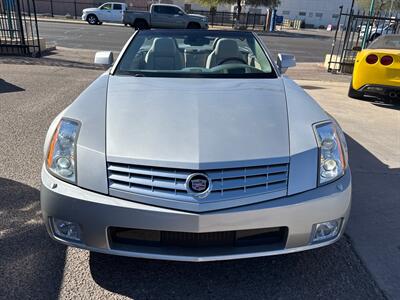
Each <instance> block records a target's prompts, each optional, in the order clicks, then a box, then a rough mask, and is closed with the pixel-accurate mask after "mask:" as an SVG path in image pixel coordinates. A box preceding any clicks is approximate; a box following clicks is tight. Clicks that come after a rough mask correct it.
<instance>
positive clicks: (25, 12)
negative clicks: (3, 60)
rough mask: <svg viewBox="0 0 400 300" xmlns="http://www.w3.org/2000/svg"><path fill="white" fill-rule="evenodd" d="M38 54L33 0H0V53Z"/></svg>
mask: <svg viewBox="0 0 400 300" xmlns="http://www.w3.org/2000/svg"><path fill="white" fill-rule="evenodd" d="M40 54H41V48H40V39H39V30H38V25H37V19H36V5H35V0H0V55H32V56H40Z"/></svg>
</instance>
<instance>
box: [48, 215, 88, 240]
mask: <svg viewBox="0 0 400 300" xmlns="http://www.w3.org/2000/svg"><path fill="white" fill-rule="evenodd" d="M52 220H53V229H54V232H55V234H56V235H57V236H59V237H61V238H65V239H69V240H73V241H78V242H79V241H81V229H80V227H79V224H77V223H74V222H70V221H65V220H60V219H56V218H53V219H52Z"/></svg>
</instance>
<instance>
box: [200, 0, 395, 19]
mask: <svg viewBox="0 0 400 300" xmlns="http://www.w3.org/2000/svg"><path fill="white" fill-rule="evenodd" d="M195 1H196V2H198V3H200V4H202V5H205V6H209V7H216V6H218V4H233V5H236V7H237V13H238V15H240V13H241V12H242V6H243V3H242V2H245V4H246V5H250V6H266V7H272V8H274V7H277V6H278V5H279V3H280V0H245V1H242V0H195ZM397 1H398V0H397Z"/></svg>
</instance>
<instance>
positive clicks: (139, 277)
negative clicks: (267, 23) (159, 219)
mask: <svg viewBox="0 0 400 300" xmlns="http://www.w3.org/2000/svg"><path fill="white" fill-rule="evenodd" d="M348 144H349V151H350V159H351V166H352V167H353V168H354V169H355V170H356V172H355V173H354V186H353V188H354V195H353V203H354V205H353V212H355V214H358V212H357V210H360V209H362V208H361V206H362V205H363V203H365V202H368V199H366V195H365V192H362V193H361V192H360V191H362V190H363V189H365V188H367V189H368V187H364V183H363V181H362V180H361V181H360V180H359V178H358V177H359V172H358V171H359V169H360V168H364V167H367V168H373V169H375V170H376V171H382V172H385V171H387V166H386V165H384V164H382V163H381V162H380V161H379V160H377V159H376V158H375V157H374V156H373V155H372V154H371V153H370V152H368V151H367V150H366V149H365V148H363V147H362V146H361V145H360V144H358V143H357V142H356V141H354V140H353V139H352V138H351V137H348ZM368 192H370V193H371V190H369V191H368ZM358 222H368V220H358ZM90 270H91V274H92V277H93V279H94V280H95V282H96V283H97V284H98V285H100V286H101V287H103V288H105V289H107V290H109V291H112V292H115V293H118V294H122V295H124V296H128V297H131V298H134V299H153V298H154V299H157V298H161V297H162V298H174V299H193V298H194V299H211V298H212V299H218V298H221V299H224V298H229V299H266V298H268V299H281V298H283V299H285V298H288V299H313V298H322V299H323V298H326V299H333V298H334V299H349V298H352V297H355V298H357V299H384V296H383V294H382V292H381V291H380V290H379V288H378V287H377V286H376V285H375V283H374V281H373V279H372V277H371V275H370V274H369V272H368V271H367V270H366V268H365V267H364V265H363V264H362V263H361V261H360V259H359V258H358V255H357V254H356V253H355V252H354V250H353V247H352V244H351V243H350V240H349V238H348V237H347V235H345V236H344V237H343V238H342V239H341V240H339V241H338V242H337V243H335V244H333V245H331V246H329V247H325V248H321V249H316V250H313V251H305V252H301V253H294V254H289V255H282V256H275V257H263V258H254V259H244V260H234V261H222V262H207V263H198V264H197V263H183V262H170V261H157V260H145V259H136V258H126V257H117V256H111V255H105V254H99V253H91V254H90Z"/></svg>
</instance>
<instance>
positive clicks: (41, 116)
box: [0, 64, 400, 299]
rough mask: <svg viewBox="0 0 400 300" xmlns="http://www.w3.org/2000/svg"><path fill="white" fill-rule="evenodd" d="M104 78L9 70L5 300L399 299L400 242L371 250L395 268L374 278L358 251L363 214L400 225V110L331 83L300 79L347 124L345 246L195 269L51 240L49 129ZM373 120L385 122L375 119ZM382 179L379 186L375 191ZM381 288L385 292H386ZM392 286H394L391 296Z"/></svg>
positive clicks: (4, 100)
mask: <svg viewBox="0 0 400 300" xmlns="http://www.w3.org/2000/svg"><path fill="white" fill-rule="evenodd" d="M100 73H101V71H100V70H89V69H76V68H64V67H54V66H37V65H14V64H2V65H0V74H1V75H0V76H1V79H0V113H1V118H0V136H1V139H0V162H1V164H0V198H1V199H0V216H1V218H0V238H1V247H0V274H2V275H1V276H0V298H3V299H53V298H62V299H75V298H85V299H106V298H107V299H128V298H133V299H159V298H164V299H216V298H217V299H385V295H384V294H383V292H382V291H381V289H384V290H385V293H386V295H387V296H388V295H389V296H391V298H393V299H396V297H393V295H394V296H396V294H395V292H396V288H398V287H399V286H398V285H399V284H398V282H399V281H398V280H397V277H396V274H395V273H393V272H395V270H391V269H390V264H391V262H393V265H392V268H394V267H396V262H397V261H396V256H395V255H396V253H395V252H393V253H387V252H390V251H389V250H390V249H392V248H393V249H395V248H396V247H397V246H398V245H399V244H398V240H392V244H390V245H389V243H388V240H387V239H383V240H382V237H385V236H381V237H379V236H373V238H374V239H375V241H376V242H377V243H378V245H377V246H376V247H370V248H371V249H369V250H368V251H372V250H373V251H375V250H377V249H379V248H384V249H386V250H385V251H384V252H383V254H384V255H381V254H378V256H380V258H381V259H382V261H381V263H385V264H386V266H384V267H382V266H381V268H380V269H379V268H378V270H377V271H376V270H374V269H373V268H372V270H373V271H374V273H373V274H371V269H370V268H369V267H368V268H367V267H366V266H369V265H368V258H369V256H368V253H367V255H364V254H363V252H362V251H357V252H356V251H355V250H354V247H353V242H354V241H353V240H354V239H356V238H357V236H358V235H359V234H365V231H366V230H368V228H370V227H371V225H370V224H368V221H369V220H368V219H367V220H366V219H365V218H363V213H367V216H368V217H370V216H371V215H372V213H371V212H372V211H374V210H375V212H376V213H375V215H374V219H373V220H374V222H376V221H377V220H378V219H379V218H381V222H383V223H384V224H386V227H390V226H391V224H393V226H392V227H394V224H395V222H396V221H395V220H396V219H393V218H394V217H395V215H394V213H393V214H392V215H391V216H389V214H390V210H391V209H393V210H395V211H396V209H397V207H398V206H395V205H396V204H395V203H396V202H397V203H400V201H397V200H399V199H396V191H397V187H395V186H393V183H394V182H395V181H396V180H397V179H398V178H399V177H398V176H399V171H398V170H399V166H397V165H396V161H397V157H396V156H395V155H396V154H398V152H396V151H397V150H396V145H397V146H399V144H398V141H397V140H396V139H392V140H391V141H390V142H389V144H386V145H387V146H386V147H382V145H381V144H382V139H387V138H388V136H389V135H393V133H395V130H396V127H395V126H397V125H396V122H397V120H398V117H399V115H400V114H399V113H400V112H399V111H398V110H396V109H393V108H391V107H379V106H373V105H372V104H370V103H364V102H359V101H355V102H352V101H350V100H348V98H347V97H345V90H346V87H347V84H343V83H342V84H336V85H335V84H330V86H329V88H328V87H327V84H326V83H325V82H309V81H303V82H300V84H301V85H302V86H303V87H304V88H306V89H307V90H308V91H309V92H310V93H313V95H314V96H315V97H316V98H317V99H318V100H319V101H320V103H321V104H322V105H323V106H324V107H325V108H326V109H327V110H328V112H331V113H333V114H334V115H335V116H339V117H340V119H339V120H340V121H341V122H343V124H342V125H344V129H345V131H346V132H347V133H348V135H349V136H348V140H349V147H350V153H351V161H352V168H353V176H354V183H355V186H354V190H355V194H354V195H353V196H354V208H353V212H352V214H353V215H355V217H353V219H354V220H355V221H352V220H351V223H350V227H349V228H348V230H347V235H346V236H345V237H344V238H342V239H341V240H340V241H339V242H338V243H336V244H334V245H332V246H329V247H326V248H322V249H317V250H314V251H308V252H301V253H296V254H290V255H284V256H276V257H266V258H255V259H247V260H237V261H226V262H213V263H202V264H191V263H179V262H164V261H155V260H144V259H133V258H124V257H114V256H108V255H103V254H96V253H90V252H88V251H84V250H78V249H72V248H66V247H64V246H62V245H59V244H57V243H55V242H53V241H52V240H50V238H49V237H48V236H47V233H46V231H45V228H44V226H43V223H42V221H41V217H40V204H39V195H40V194H39V187H40V168H41V165H42V161H43V149H42V145H43V141H44V136H45V132H46V130H47V127H48V125H49V124H50V122H51V120H52V119H53V118H54V117H55V116H56V114H57V113H59V112H60V111H62V110H63V109H64V108H65V107H66V106H67V105H68V104H69V103H71V101H72V100H73V99H74V98H75V97H76V96H77V95H78V94H79V93H80V92H81V91H82V90H83V89H84V88H85V87H86V86H87V85H88V84H89V83H90V82H91V81H92V80H93V79H94V78H96V77H97V76H98V75H99V74H100ZM327 94H329V95H332V97H326V95H327ZM336 102H339V103H340V104H341V105H336ZM371 110H372V112H371V113H369V112H370V111H371ZM352 112H355V113H354V114H352ZM372 113H375V114H378V115H379V118H378V119H377V117H375V119H374V118H372ZM363 114H367V117H368V120H364V116H363ZM381 119H385V121H384V122H383V124H382V125H384V126H385V127H389V128H390V129H389V130H388V131H387V132H385V131H384V128H383V127H382V126H381V125H380V124H379V121H381ZM375 122H377V123H375ZM390 124H391V127H390ZM397 124H398V123H397ZM380 135H381V136H382V138H380V137H379V136H380ZM376 138H377V139H378V140H377V141H375V139H376ZM366 148H368V150H367V149H366ZM397 149H399V148H397ZM372 153H373V154H372ZM389 168H390V169H391V170H389V171H388V169H389ZM372 171H373V172H372ZM380 176H381V177H380ZM396 176H397V177H396ZM374 179H377V182H375V183H374V184H371V182H373V180H374ZM366 183H369V184H370V186H367V185H366ZM377 185H381V188H382V192H381V193H380V194H379V196H380V198H381V199H380V201H381V202H380V203H379V204H378V203H377V202H375V200H376V199H375V198H376V196H375V195H373V192H374V189H375V188H376V186H377ZM384 191H385V192H384ZM386 193H389V194H386ZM365 202H367V203H368V205H367V206H365V204H364V203H365ZM383 203H386V204H391V206H390V207H387V206H384V205H383ZM364 207H366V208H367V211H365V208H364ZM388 209H390V210H389V211H388ZM380 210H381V211H380ZM382 210H383V212H382ZM397 211H398V210H397ZM385 214H386V215H385ZM383 215H385V218H383V217H382V216H383ZM396 224H397V223H396ZM382 226H383V225H382ZM383 227H385V226H383ZM363 231H364V232H363ZM376 231H378V228H377V229H376ZM349 233H350V234H349ZM353 233H354V235H353ZM374 234H376V232H374ZM386 237H387V236H386ZM379 238H381V239H379ZM357 241H360V240H357ZM357 245H360V247H361V248H363V247H362V246H363V245H362V244H360V243H358V244H357ZM390 247H392V248H390ZM372 248H373V249H372ZM387 249H389V250H387ZM373 251H372V253H371V254H370V255H374V252H373ZM360 253H361V254H362V255H360ZM389 254H391V255H393V257H391V256H390V255H389ZM397 255H398V254H397ZM384 258H385V261H383V259H384ZM390 259H392V260H390ZM388 265H389V266H388ZM385 268H386V269H385ZM385 270H387V274H388V275H390V276H387V277H391V278H392V280H391V281H390V278H382V277H379V276H380V275H381V274H380V273H379V272H378V271H385ZM376 282H379V283H380V284H382V285H380V286H379V287H378V285H377V284H376ZM385 284H386V285H385ZM388 284H389V285H392V287H394V289H388V288H387V285H388ZM398 295H399V294H397V296H398Z"/></svg>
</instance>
